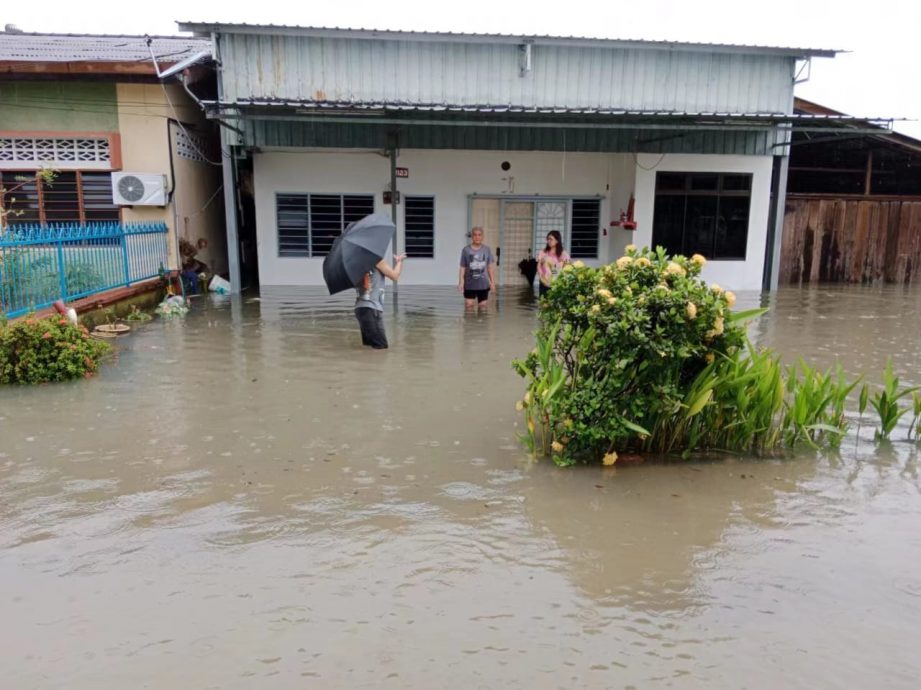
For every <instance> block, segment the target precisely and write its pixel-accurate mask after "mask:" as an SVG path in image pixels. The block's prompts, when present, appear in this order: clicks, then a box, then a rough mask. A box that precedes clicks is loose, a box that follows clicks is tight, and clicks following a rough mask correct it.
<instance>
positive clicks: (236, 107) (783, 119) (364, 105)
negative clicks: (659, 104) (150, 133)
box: [203, 98, 893, 132]
mask: <svg viewBox="0 0 921 690" xmlns="http://www.w3.org/2000/svg"><path fill="white" fill-rule="evenodd" d="M203 103H204V105H205V106H206V107H207V108H208V110H209V111H211V112H212V113H218V114H220V115H221V116H224V117H228V116H233V115H234V113H236V114H237V115H239V116H242V117H250V118H254V119H259V118H265V117H269V118H273V119H274V118H278V117H283V118H292V119H307V118H323V119H324V120H328V121H330V122H333V121H340V122H345V121H349V120H350V119H354V120H355V121H364V122H380V121H383V120H385V119H386V118H392V120H393V121H394V122H402V123H405V124H427V123H436V122H437V123H439V124H451V123H452V122H459V121H460V120H458V117H459V116H464V115H466V116H472V117H477V121H478V123H481V124H482V125H487V124H495V125H497V126H501V125H502V122H504V121H507V116H510V115H517V116H521V117H520V118H518V120H517V121H516V122H515V123H514V124H516V125H519V126H558V127H592V126H601V127H603V126H613V125H618V123H621V124H622V125H624V126H636V127H642V126H644V125H646V126H649V127H653V128H654V126H674V125H683V126H694V127H707V128H719V129H722V128H733V129H736V128H739V127H742V126H746V125H748V126H756V127H758V128H765V127H772V126H775V125H783V124H787V125H791V126H795V127H797V128H800V127H801V126H812V127H821V128H822V129H828V128H830V127H834V126H837V127H841V126H847V125H852V126H855V127H861V128H868V127H869V128H872V129H873V130H874V131H877V132H879V131H880V130H882V131H883V132H888V131H889V130H890V129H891V127H892V122H893V120H892V119H891V118H882V117H880V118H866V117H853V116H850V115H845V114H843V113H802V112H801V113H765V112H756V113H732V112H688V111H672V110H625V109H610V108H567V107H549V106H548V107H532V106H519V105H492V104H480V105H466V104H447V103H410V102H405V101H380V102H355V101H316V100H286V99H273V98H247V99H238V100H235V101H233V102H221V101H203ZM412 114H417V115H419V116H422V117H425V118H426V119H425V120H422V121H420V120H410V119H407V118H408V117H410V116H411V115H412ZM618 126H619V125H618ZM848 129H849V131H852V129H851V128H850V127H849V128H848Z"/></svg>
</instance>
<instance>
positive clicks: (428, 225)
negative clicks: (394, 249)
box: [404, 196, 435, 259]
mask: <svg viewBox="0 0 921 690" xmlns="http://www.w3.org/2000/svg"><path fill="white" fill-rule="evenodd" d="M405 199H406V206H405V207H404V208H405V217H404V227H405V230H406V238H405V244H406V256H409V257H413V258H417V259H433V258H435V197H433V196H407V197H405Z"/></svg>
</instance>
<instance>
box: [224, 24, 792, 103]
mask: <svg viewBox="0 0 921 690" xmlns="http://www.w3.org/2000/svg"><path fill="white" fill-rule="evenodd" d="M218 40H219V46H218V52H219V53H220V59H221V64H222V66H223V69H222V70H221V76H220V78H221V86H222V89H223V91H222V93H223V98H224V99H226V100H228V101H234V100H238V99H243V98H257V99H269V100H272V99H283V100H291V101H311V100H326V101H348V102H409V103H423V104H425V103H454V104H459V105H464V106H471V107H473V106H478V105H482V104H488V105H493V106H496V105H507V104H510V103H514V104H517V105H521V106H525V107H532V108H555V107H567V108H602V109H625V110H662V111H691V112H747V113H750V112H788V111H789V110H790V106H791V104H792V101H793V78H794V63H795V60H794V58H792V57H785V56H777V55H745V54H720V53H715V54H714V53H707V52H680V51H665V50H659V51H655V50H644V49H638V48H628V47H607V48H605V49H603V50H599V49H596V48H586V47H575V46H561V45H546V46H537V47H534V48H533V49H532V50H531V60H530V67H529V68H526V67H523V55H524V51H522V50H521V49H520V47H519V46H518V45H514V44H491V43H450V42H430V43H418V42H414V41H412V40H404V41H393V40H377V39H375V40H355V39H350V38H343V37H339V38H331V37H320V38H309V37H303V36H293V35H283V36H275V35H270V34H262V35H251V34H246V33H239V34H221V35H220V37H219V39H218Z"/></svg>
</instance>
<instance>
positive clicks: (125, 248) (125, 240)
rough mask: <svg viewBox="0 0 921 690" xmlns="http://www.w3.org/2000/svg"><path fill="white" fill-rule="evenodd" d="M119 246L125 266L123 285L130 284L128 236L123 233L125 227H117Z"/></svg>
mask: <svg viewBox="0 0 921 690" xmlns="http://www.w3.org/2000/svg"><path fill="white" fill-rule="evenodd" d="M118 234H119V244H121V248H122V259H123V260H124V264H125V285H130V284H131V267H130V266H129V264H128V235H127V234H126V233H125V226H124V225H119V226H118Z"/></svg>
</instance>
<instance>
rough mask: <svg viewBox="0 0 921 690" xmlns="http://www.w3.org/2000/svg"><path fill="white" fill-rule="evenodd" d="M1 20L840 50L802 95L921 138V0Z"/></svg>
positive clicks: (105, 29) (110, 14) (19, 9)
mask: <svg viewBox="0 0 921 690" xmlns="http://www.w3.org/2000/svg"><path fill="white" fill-rule="evenodd" d="M3 5H4V6H3V7H0V25H2V24H16V25H17V26H19V28H21V29H23V30H25V31H49V32H69V33H129V34H134V33H139V34H145V33H150V34H154V33H157V34H170V33H176V20H194V21H225V22H249V23H276V24H299V25H306V26H340V27H353V28H375V29H415V30H429V31H465V32H497V33H512V34H551V35H576V36H591V37H598V38H632V39H666V40H679V41H704V42H720V43H754V44H761V45H778V46H798V47H810V48H836V49H841V50H847V51H850V52H848V53H847V54H843V55H839V56H838V57H837V58H835V59H815V60H813V68H812V76H811V79H810V80H809V81H808V82H807V83H805V84H800V85H799V86H798V87H797V92H796V93H797V95H798V96H802V97H803V98H808V99H810V100H814V101H817V102H819V103H822V104H823V105H826V106H829V107H831V108H835V109H837V110H842V111H844V112H847V113H850V114H852V115H861V116H867V117H893V118H899V117H903V118H911V119H914V120H917V121H915V122H903V123H896V129H897V130H899V131H902V132H905V133H906V134H911V135H912V136H915V137H918V138H921V76H919V74H918V72H919V67H921V60H919V58H918V43H919V41H918V30H919V27H921V0H877V2H866V1H863V2H856V1H855V0H837V1H836V2H827V1H825V0H767V1H762V2H752V1H751V0H697V1H696V2H689V1H687V0H639V1H637V0H633V1H631V2H618V1H615V0H604V1H596V2H590V1H588V0H565V2H558V3H552V4H550V3H547V4H546V5H545V6H546V7H548V8H551V9H547V10H543V9H541V4H540V3H538V2H533V1H532V2H523V1H521V0H462V1H460V2H450V1H448V2H445V1H444V0H425V1H423V0H390V1H389V2H383V1H381V0H373V1H372V0H322V1H321V0H307V2H296V1H295V0H289V1H288V2H273V1H270V0H246V1H244V0H221V1H220V2H208V3H205V2H197V1H195V0H155V1H154V2H126V1H125V0H66V1H65V0H46V1H45V2H31V3H29V2H17V3H9V2H5V3H3Z"/></svg>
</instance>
